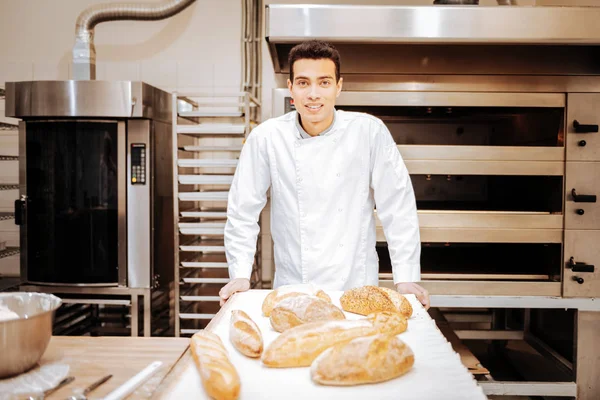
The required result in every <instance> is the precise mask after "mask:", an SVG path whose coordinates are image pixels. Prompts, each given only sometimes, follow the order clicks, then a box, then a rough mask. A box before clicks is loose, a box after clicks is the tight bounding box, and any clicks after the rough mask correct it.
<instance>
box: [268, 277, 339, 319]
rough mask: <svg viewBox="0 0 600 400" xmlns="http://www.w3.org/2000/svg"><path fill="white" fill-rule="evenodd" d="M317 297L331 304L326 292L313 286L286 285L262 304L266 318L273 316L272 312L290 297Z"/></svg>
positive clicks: (272, 293) (269, 295)
mask: <svg viewBox="0 0 600 400" xmlns="http://www.w3.org/2000/svg"><path fill="white" fill-rule="evenodd" d="M307 294H308V295H312V296H317V297H319V298H321V299H323V300H326V301H328V302H330V303H331V298H330V297H329V296H328V295H327V293H325V292H324V291H322V290H320V289H319V288H317V287H316V286H314V285H312V284H309V283H307V284H304V283H303V284H298V285H285V286H280V287H278V288H277V289H274V290H273V291H272V292H271V293H269V294H268V295H267V297H265V300H264V301H263V304H262V312H263V315H264V316H265V317H270V316H271V311H273V308H275V306H276V305H277V303H279V302H280V301H281V300H283V299H286V298H288V297H294V296H303V295H307Z"/></svg>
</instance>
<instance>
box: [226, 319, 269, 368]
mask: <svg viewBox="0 0 600 400" xmlns="http://www.w3.org/2000/svg"><path fill="white" fill-rule="evenodd" d="M229 340H230V341H231V343H232V344H233V346H234V347H235V348H236V349H237V350H238V351H239V352H240V353H242V354H243V355H245V356H247V357H252V358H257V357H260V355H261V354H262V352H263V338H262V333H261V331H260V329H259V327H258V325H256V322H254V321H253V320H252V318H250V316H249V315H248V314H246V313H245V312H244V311H242V310H233V311H232V312H231V321H230V323H229Z"/></svg>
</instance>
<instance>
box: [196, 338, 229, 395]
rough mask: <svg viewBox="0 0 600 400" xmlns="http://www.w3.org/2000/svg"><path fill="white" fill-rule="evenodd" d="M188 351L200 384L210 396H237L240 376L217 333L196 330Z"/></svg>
mask: <svg viewBox="0 0 600 400" xmlns="http://www.w3.org/2000/svg"><path fill="white" fill-rule="evenodd" d="M190 351H191V353H192V357H193V359H194V362H195V364H196V368H197V369H198V372H199V375H200V380H201V381H202V386H203V387H204V390H205V391H206V393H207V394H208V395H209V396H210V397H211V398H213V399H215V400H236V399H238V398H239V396H240V388H241V382H240V376H239V374H238V372H237V370H236V369H235V367H234V365H233V364H232V363H231V361H230V359H229V354H228V353H227V350H226V349H225V346H224V345H223V342H222V341H221V338H220V337H219V336H218V335H216V334H214V333H212V332H209V331H206V330H201V331H199V332H196V333H195V334H194V335H193V336H192V337H191V339H190Z"/></svg>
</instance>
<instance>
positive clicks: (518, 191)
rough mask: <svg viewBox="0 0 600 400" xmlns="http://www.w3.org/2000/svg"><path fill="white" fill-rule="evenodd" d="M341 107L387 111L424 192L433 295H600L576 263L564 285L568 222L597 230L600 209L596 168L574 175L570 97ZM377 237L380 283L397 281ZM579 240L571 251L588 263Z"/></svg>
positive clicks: (284, 95)
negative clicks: (570, 164) (570, 150)
mask: <svg viewBox="0 0 600 400" xmlns="http://www.w3.org/2000/svg"><path fill="white" fill-rule="evenodd" d="M273 100H274V101H273V104H274V108H273V112H274V114H275V115H280V114H283V113H285V112H286V110H287V111H289V110H290V109H292V107H293V106H292V105H291V103H290V98H289V94H288V91H287V89H276V90H275V92H274V98H273ZM337 108H338V109H343V110H350V111H358V112H367V113H370V114H372V115H375V116H377V117H379V118H381V119H382V120H383V121H384V123H385V124H386V125H387V127H388V129H389V130H390V132H391V134H392V136H393V137H394V139H395V141H396V143H397V144H398V149H399V151H400V153H401V155H402V156H403V159H404V161H405V163H406V165H407V168H408V170H409V173H410V174H411V179H412V183H413V186H414V189H415V194H416V198H417V208H418V213H419V221H420V227H421V240H422V258H421V264H422V279H423V281H424V285H426V286H427V287H428V288H429V289H430V290H431V291H432V292H433V293H439V294H441V293H443V294H505V295H508V294H519V293H523V291H525V290H526V291H528V292H530V293H532V294H536V295H547V296H560V295H562V293H563V290H564V291H565V293H566V294H568V292H569V290H571V291H574V290H575V291H578V292H580V291H581V289H582V288H583V287H587V290H589V291H594V292H597V291H599V290H600V286H598V285H599V284H600V280H598V278H597V276H596V275H595V274H594V273H593V272H590V271H588V272H583V271H581V272H580V273H579V275H577V274H576V273H574V271H572V268H571V269H570V270H568V271H565V277H566V279H565V280H564V285H563V284H562V283H561V281H562V276H563V246H564V245H566V243H565V238H564V229H565V225H569V226H571V227H573V226H574V225H578V226H587V227H590V226H592V225H593V223H594V220H595V213H596V212H598V211H597V209H596V208H595V207H594V205H595V204H594V203H592V201H593V197H590V196H589V195H590V194H593V193H595V191H596V190H597V189H596V188H594V187H593V186H594V185H593V182H594V174H589V172H587V171H586V172H585V173H584V172H583V171H581V172H580V173H577V172H575V173H574V174H573V175H570V174H569V175H567V171H566V163H565V161H566V159H567V158H568V157H569V155H568V154H567V152H566V150H565V149H566V145H565V121H566V118H567V95H566V94H564V93H526V92H519V93H461V92H434V91H429V92H421V91H398V92H375V91H344V92H342V94H341V95H340V97H339V99H338V102H337ZM588 120H589V118H588ZM582 121H583V120H582ZM587 122H594V121H587ZM573 151H576V150H573ZM571 168H577V167H576V166H573V167H571ZM571 176H579V181H578V182H575V181H574V179H573V178H571V179H569V180H567V179H566V177H571ZM584 176H585V178H584ZM573 190H575V193H576V194H577V196H576V198H573V196H572V191H573ZM576 199H577V200H578V201H577V202H576ZM582 199H584V200H582ZM584 201H587V202H586V203H584ZM374 212H375V214H376V210H374ZM377 238H378V253H379V258H380V281H381V283H382V284H388V285H389V284H390V281H391V269H390V268H391V263H390V260H389V254H388V253H387V249H386V244H385V243H386V240H385V234H384V232H383V229H382V227H381V225H380V223H379V222H378V223H377ZM571 247H572V244H569V245H568V246H566V248H565V249H564V251H565V255H567V254H568V255H569V257H568V258H569V259H570V257H574V260H578V261H583V259H585V256H584V255H582V254H578V253H577V251H575V250H574V249H572V248H571ZM568 267H569V265H568V264H566V265H565V268H568ZM576 269H577V268H576ZM571 276H581V277H582V279H584V282H583V283H582V284H580V283H578V282H577V281H574V280H572V279H573V278H572V277H571ZM532 283H535V285H533V284H532Z"/></svg>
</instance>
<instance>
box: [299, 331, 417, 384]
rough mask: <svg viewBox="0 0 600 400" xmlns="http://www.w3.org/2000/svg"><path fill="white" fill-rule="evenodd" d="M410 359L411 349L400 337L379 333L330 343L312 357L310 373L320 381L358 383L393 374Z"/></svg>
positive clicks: (407, 366)
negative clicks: (315, 356)
mask: <svg viewBox="0 0 600 400" xmlns="http://www.w3.org/2000/svg"><path fill="white" fill-rule="evenodd" d="M414 362H415V358H414V354H413V352H412V350H411V349H410V348H409V347H408V346H407V345H406V344H405V343H404V342H403V341H401V340H400V339H398V338H397V337H396V336H394V335H386V334H379V335H374V336H368V337H360V338H357V339H353V340H351V341H349V342H345V343H340V344H337V345H335V346H333V347H330V348H329V349H327V350H325V351H324V352H323V353H321V354H320V355H319V356H318V357H317V358H316V359H315V361H314V362H313V363H312V365H311V368H310V373H311V378H312V379H313V381H314V382H316V383H319V384H322V385H332V386H351V385H361V384H368V383H377V382H384V381H388V380H390V379H394V378H397V377H399V376H401V375H403V374H405V373H406V372H408V371H409V370H410V369H411V368H412V366H413V364H414Z"/></svg>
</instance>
